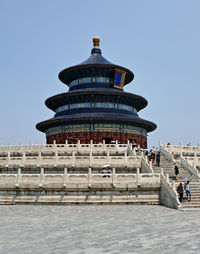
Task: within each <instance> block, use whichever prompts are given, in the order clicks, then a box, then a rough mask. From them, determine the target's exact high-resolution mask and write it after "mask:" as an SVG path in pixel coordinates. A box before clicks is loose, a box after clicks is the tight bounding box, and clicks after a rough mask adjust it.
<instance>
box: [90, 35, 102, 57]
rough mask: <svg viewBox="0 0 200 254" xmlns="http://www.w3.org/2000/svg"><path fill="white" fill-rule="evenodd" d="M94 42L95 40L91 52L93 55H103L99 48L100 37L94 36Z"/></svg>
mask: <svg viewBox="0 0 200 254" xmlns="http://www.w3.org/2000/svg"><path fill="white" fill-rule="evenodd" d="M92 40H93V49H92V51H91V54H94V53H97V54H101V49H100V48H99V42H100V38H99V37H98V36H94V37H93V39H92Z"/></svg>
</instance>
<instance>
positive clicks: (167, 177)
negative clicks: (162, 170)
mask: <svg viewBox="0 0 200 254" xmlns="http://www.w3.org/2000/svg"><path fill="white" fill-rule="evenodd" d="M166 180H167V182H168V183H169V174H168V173H167V174H166Z"/></svg>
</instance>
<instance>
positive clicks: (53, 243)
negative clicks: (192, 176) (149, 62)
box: [0, 205, 200, 254]
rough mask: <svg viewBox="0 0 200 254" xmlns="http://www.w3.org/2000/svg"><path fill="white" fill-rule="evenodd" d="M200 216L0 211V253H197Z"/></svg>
mask: <svg viewBox="0 0 200 254" xmlns="http://www.w3.org/2000/svg"><path fill="white" fill-rule="evenodd" d="M199 215H200V211H197V212H179V211H176V210H172V209H168V208H165V207H162V206H125V205H124V206H115V205H113V206H0V218H1V219H0V253H1V254H7V253H10V254H11V253H13V254H29V253H34V254H39V253H42V254H49V253H52V254H57V253H59V254H60V253H63V254H64V253H70V254H82V253H89V254H93V253H94V254H96V253H112V254H114V253H120V254H123V253H142V254H145V253H159V254H163V253H170V254H172V253H176V254H177V253H181V254H182V253H187V254H188V253H189V254H190V253H200V216H199Z"/></svg>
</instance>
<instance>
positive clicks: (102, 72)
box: [58, 37, 134, 86]
mask: <svg viewBox="0 0 200 254" xmlns="http://www.w3.org/2000/svg"><path fill="white" fill-rule="evenodd" d="M99 42H100V39H99V37H94V38H93V45H94V47H93V49H92V50H91V55H90V57H89V58H88V59H87V60H85V61H83V62H82V63H80V64H78V65H75V66H72V67H69V68H66V69H64V70H62V71H61V72H60V73H59V75H58V77H59V79H60V80H61V81H62V82H63V83H64V84H66V85H68V86H69V85H70V82H72V81H74V80H78V79H81V78H86V77H107V78H110V80H114V78H115V74H116V69H118V70H121V71H123V72H126V75H125V80H124V85H126V84H128V83H130V82H131V81H132V80H133V78H134V74H133V73H132V71H130V70H128V69H127V68H124V67H122V66H119V65H115V64H113V63H111V62H109V61H108V60H107V59H105V58H104V57H103V56H102V54H101V49H100V48H99ZM95 82H97V81H95Z"/></svg>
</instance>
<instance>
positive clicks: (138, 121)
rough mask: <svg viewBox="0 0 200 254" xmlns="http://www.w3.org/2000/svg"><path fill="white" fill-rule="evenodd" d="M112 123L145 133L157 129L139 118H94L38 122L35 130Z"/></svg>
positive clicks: (151, 123)
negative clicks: (141, 130) (132, 125)
mask: <svg viewBox="0 0 200 254" xmlns="http://www.w3.org/2000/svg"><path fill="white" fill-rule="evenodd" d="M86 121H87V122H98V121H102V122H113V123H120V122H121V123H126V124H134V125H135V126H136V127H141V128H144V129H145V130H146V131H147V132H152V131H154V130H155V129H156V128H157V125H156V124H155V123H153V122H150V121H147V120H143V119H141V118H139V119H127V118H116V117H115V118H113V119H112V118H105V117H104V118H102V117H95V118H89V117H87V118H72V119H66V118H59V119H49V120H47V121H43V122H40V123H38V124H37V125H36V129H37V130H39V131H41V132H46V130H47V129H48V128H51V127H54V126H58V125H60V124H65V123H77V122H79V123H80V122H81V123H83V122H86Z"/></svg>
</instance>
